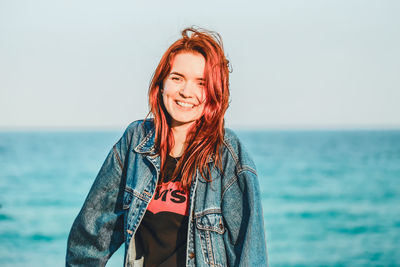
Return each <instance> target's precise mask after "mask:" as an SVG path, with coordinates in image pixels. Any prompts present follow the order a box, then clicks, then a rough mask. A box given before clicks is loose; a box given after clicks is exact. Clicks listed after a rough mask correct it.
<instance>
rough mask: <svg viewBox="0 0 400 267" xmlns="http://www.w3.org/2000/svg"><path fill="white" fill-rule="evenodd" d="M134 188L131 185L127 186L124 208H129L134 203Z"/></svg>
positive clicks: (123, 202)
mask: <svg viewBox="0 0 400 267" xmlns="http://www.w3.org/2000/svg"><path fill="white" fill-rule="evenodd" d="M132 199H133V190H132V189H131V188H130V187H125V190H124V198H123V201H122V209H124V210H127V209H129V206H130V205H131V203H132Z"/></svg>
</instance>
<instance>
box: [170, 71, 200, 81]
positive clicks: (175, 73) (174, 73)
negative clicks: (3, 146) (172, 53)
mask: <svg viewBox="0 0 400 267" xmlns="http://www.w3.org/2000/svg"><path fill="white" fill-rule="evenodd" d="M169 75H178V76H180V77H182V78H185V75H183V74H181V73H179V72H176V71H173V72H171V73H170V74H169ZM196 80H198V81H205V79H204V78H196Z"/></svg>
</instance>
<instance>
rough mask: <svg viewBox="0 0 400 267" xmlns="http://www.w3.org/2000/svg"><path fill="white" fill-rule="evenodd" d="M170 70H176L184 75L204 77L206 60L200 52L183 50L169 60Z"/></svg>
mask: <svg viewBox="0 0 400 267" xmlns="http://www.w3.org/2000/svg"><path fill="white" fill-rule="evenodd" d="M171 64H172V67H171V71H170V72H178V73H180V74H182V75H184V76H188V77H195V78H204V67H205V65H206V61H205V59H204V57H203V56H202V55H201V54H198V53H191V52H183V53H179V54H177V55H176V56H175V57H174V59H173V60H172V62H171Z"/></svg>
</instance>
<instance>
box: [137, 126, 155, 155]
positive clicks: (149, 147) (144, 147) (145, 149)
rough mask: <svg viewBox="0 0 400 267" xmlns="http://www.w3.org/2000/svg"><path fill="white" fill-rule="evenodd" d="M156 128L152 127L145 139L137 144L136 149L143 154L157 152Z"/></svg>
mask: <svg viewBox="0 0 400 267" xmlns="http://www.w3.org/2000/svg"><path fill="white" fill-rule="evenodd" d="M154 139H155V130H154V128H152V129H151V130H150V132H149V133H148V134H147V135H146V136H145V137H144V139H143V140H142V141H141V142H140V143H139V145H137V146H136V147H135V148H134V150H135V152H137V153H141V154H155V153H156V149H155V147H154Z"/></svg>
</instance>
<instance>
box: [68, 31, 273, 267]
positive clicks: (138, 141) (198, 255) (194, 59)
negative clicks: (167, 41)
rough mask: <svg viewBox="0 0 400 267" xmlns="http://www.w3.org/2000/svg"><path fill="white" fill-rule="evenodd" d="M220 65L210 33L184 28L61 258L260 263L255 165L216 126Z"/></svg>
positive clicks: (223, 67)
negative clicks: (145, 112)
mask: <svg viewBox="0 0 400 267" xmlns="http://www.w3.org/2000/svg"><path fill="white" fill-rule="evenodd" d="M228 104H229V70H228V61H227V59H226V58H225V55H224V51H223V46H222V41H221V38H220V37H219V35H218V34H217V33H213V32H207V31H204V30H197V29H193V28H188V29H185V30H183V31H182V38H181V39H179V40H177V41H176V42H175V43H173V44H172V45H171V46H170V47H169V48H168V50H167V51H166V52H165V53H164V55H163V57H162V59H161V61H160V63H159V65H158V66H157V69H156V71H155V73H154V76H153V78H152V81H151V84H150V88H149V105H150V110H151V111H150V113H151V115H152V117H153V118H152V119H146V120H144V121H136V122H133V123H132V124H130V125H129V127H128V128H127V129H126V131H125V133H124V134H123V136H122V137H121V139H120V140H119V141H118V142H117V143H116V144H115V145H114V146H113V148H112V149H111V151H110V153H109V154H108V156H107V158H106V160H105V162H104V164H103V166H102V168H101V169H100V172H99V174H98V175H97V177H96V180H95V182H94V184H93V186H92V188H91V189H90V192H89V194H88V196H87V198H86V200H85V203H84V205H83V207H82V209H81V211H80V213H79V215H78V217H77V218H76V219H75V222H74V224H73V226H72V229H71V232H70V235H69V238H68V247H67V257H66V263H67V266H104V265H105V264H106V263H107V260H108V259H109V257H111V255H112V254H113V253H114V252H115V251H116V250H117V249H118V248H119V246H120V245H121V244H122V243H125V263H124V266H146V267H147V266H199V267H201V266H267V251H266V243H265V234H264V223H263V214H262V207H261V201H260V191H259V185H258V180H257V173H256V170H255V166H254V163H253V161H252V160H251V159H250V156H249V154H248V153H247V152H246V150H245V149H244V147H243V145H242V144H241V143H240V141H239V139H238V138H237V137H236V135H235V134H234V133H233V132H232V131H231V130H228V129H225V128H224V114H225V111H226V109H227V108H228Z"/></svg>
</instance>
